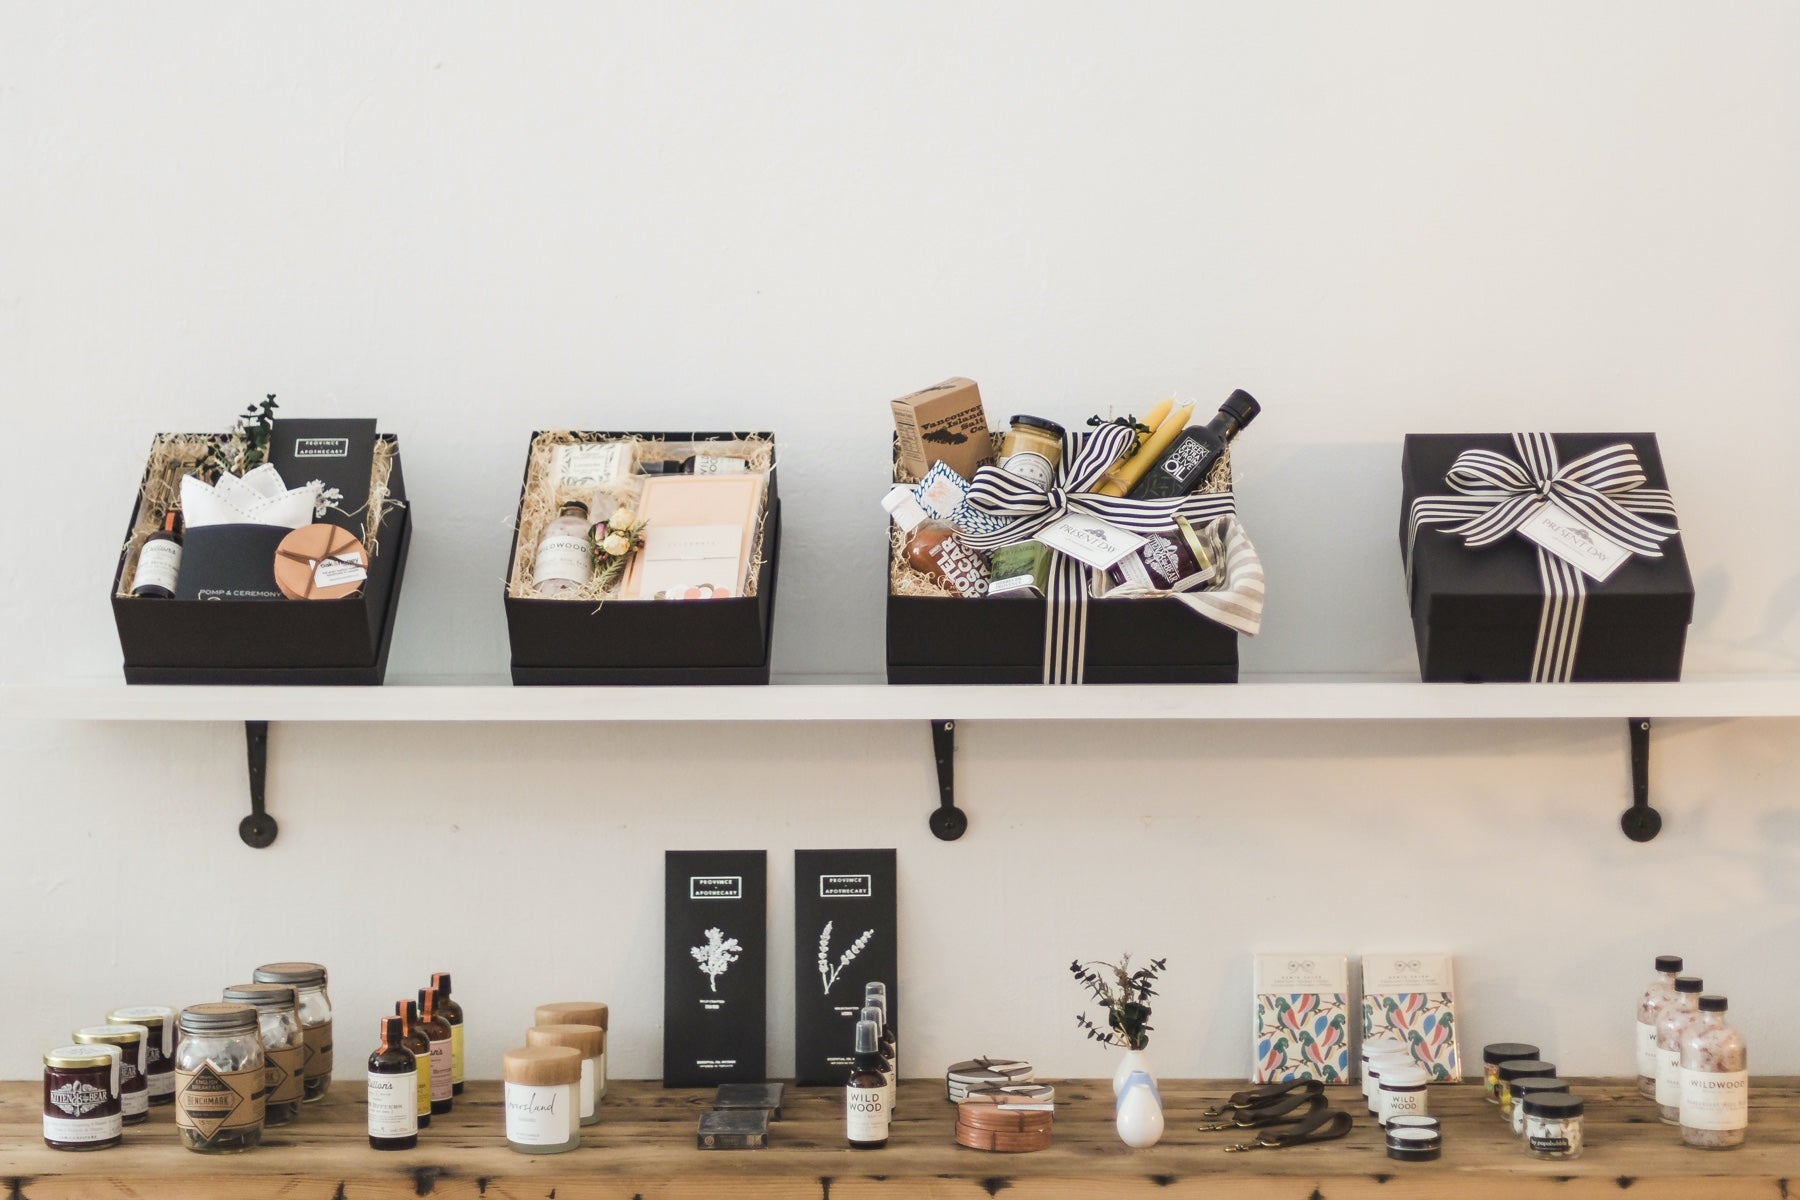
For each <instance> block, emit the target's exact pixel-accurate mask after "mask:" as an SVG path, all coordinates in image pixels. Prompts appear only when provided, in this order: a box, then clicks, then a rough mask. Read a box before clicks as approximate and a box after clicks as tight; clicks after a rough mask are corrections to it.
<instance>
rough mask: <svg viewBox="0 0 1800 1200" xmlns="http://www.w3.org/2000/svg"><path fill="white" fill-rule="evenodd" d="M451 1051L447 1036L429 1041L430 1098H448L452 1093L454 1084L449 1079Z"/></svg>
mask: <svg viewBox="0 0 1800 1200" xmlns="http://www.w3.org/2000/svg"><path fill="white" fill-rule="evenodd" d="M452 1053H453V1051H452V1049H451V1046H450V1039H449V1038H440V1039H438V1040H436V1041H433V1042H432V1043H431V1098H432V1099H433V1100H448V1099H450V1097H451V1096H452V1095H453V1094H454V1093H453V1092H452V1091H451V1088H452V1087H453V1086H454V1085H453V1084H452V1083H451V1082H450V1080H451V1075H450V1070H451V1064H450V1056H451V1054H452Z"/></svg>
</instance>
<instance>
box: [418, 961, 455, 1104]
mask: <svg viewBox="0 0 1800 1200" xmlns="http://www.w3.org/2000/svg"><path fill="white" fill-rule="evenodd" d="M419 1026H420V1028H422V1029H424V1030H425V1037H426V1040H427V1041H429V1042H430V1043H431V1062H430V1063H429V1064H425V1063H421V1064H419V1065H420V1066H421V1067H424V1068H425V1069H427V1070H429V1071H430V1072H431V1083H430V1087H431V1111H432V1112H433V1113H447V1112H449V1111H450V1105H451V1097H452V1096H454V1095H455V1094H456V1093H455V1091H454V1086H455V1085H454V1084H452V1083H451V1081H450V1022H448V1021H446V1020H444V1018H443V1017H442V1016H440V1015H438V994H437V992H436V990H435V989H433V988H420V989H419Z"/></svg>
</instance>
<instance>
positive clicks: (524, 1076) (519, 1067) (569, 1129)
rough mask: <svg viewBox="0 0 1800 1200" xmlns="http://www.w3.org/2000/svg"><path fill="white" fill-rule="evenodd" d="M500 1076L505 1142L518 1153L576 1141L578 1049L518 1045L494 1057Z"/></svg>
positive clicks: (558, 1149) (558, 1148) (567, 1146)
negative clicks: (503, 1103) (503, 1104)
mask: <svg viewBox="0 0 1800 1200" xmlns="http://www.w3.org/2000/svg"><path fill="white" fill-rule="evenodd" d="M500 1070H501V1075H502V1077H503V1078H504V1079H505V1081H506V1090H505V1106H506V1144H507V1145H508V1146H509V1147H511V1148H512V1149H514V1150H517V1151H518V1152H519V1153H520V1154H561V1153H563V1152H564V1151H566V1150H573V1149H575V1148H576V1147H577V1146H579V1145H581V1101H580V1100H579V1099H578V1098H577V1095H576V1093H577V1092H578V1091H579V1089H580V1087H581V1051H579V1050H575V1049H572V1048H570V1047H568V1046H520V1047H519V1048H518V1049H516V1050H508V1051H507V1052H506V1053H505V1054H504V1055H503V1056H501V1059H500Z"/></svg>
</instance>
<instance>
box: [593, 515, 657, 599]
mask: <svg viewBox="0 0 1800 1200" xmlns="http://www.w3.org/2000/svg"><path fill="white" fill-rule="evenodd" d="M649 525H650V522H648V521H645V520H643V519H641V518H640V517H639V516H638V515H637V513H635V512H633V511H632V510H631V509H629V508H617V509H614V510H613V513H612V515H611V516H610V517H607V518H606V519H605V520H604V521H595V522H594V527H593V528H592V529H590V530H588V545H590V546H591V547H592V548H593V551H594V582H593V586H594V588H595V589H596V590H598V591H602V592H606V591H611V590H612V587H613V585H614V584H616V583H618V582H619V576H621V575H623V574H624V573H625V568H626V567H628V566H630V565H631V556H632V555H633V554H636V553H637V552H638V551H639V550H642V549H643V548H644V530H645V529H646V528H648V527H649Z"/></svg>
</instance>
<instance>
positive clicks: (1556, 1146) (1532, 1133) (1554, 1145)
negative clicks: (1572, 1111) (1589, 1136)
mask: <svg viewBox="0 0 1800 1200" xmlns="http://www.w3.org/2000/svg"><path fill="white" fill-rule="evenodd" d="M1525 1144H1526V1146H1528V1147H1530V1149H1531V1152H1532V1153H1533V1154H1557V1155H1563V1156H1566V1157H1570V1158H1573V1157H1574V1156H1575V1155H1577V1154H1580V1153H1581V1120H1580V1118H1578V1117H1577V1118H1570V1119H1568V1120H1561V1119H1558V1120H1554V1121H1553V1120H1550V1119H1548V1118H1546V1117H1530V1118H1527V1120H1526V1124H1525Z"/></svg>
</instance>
